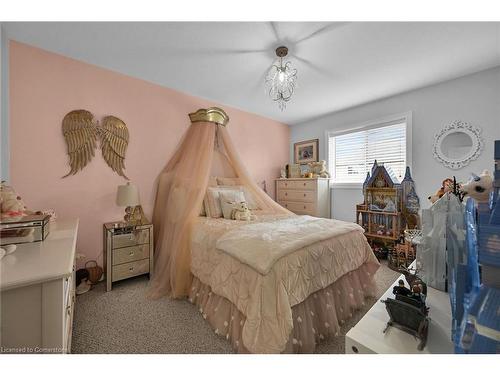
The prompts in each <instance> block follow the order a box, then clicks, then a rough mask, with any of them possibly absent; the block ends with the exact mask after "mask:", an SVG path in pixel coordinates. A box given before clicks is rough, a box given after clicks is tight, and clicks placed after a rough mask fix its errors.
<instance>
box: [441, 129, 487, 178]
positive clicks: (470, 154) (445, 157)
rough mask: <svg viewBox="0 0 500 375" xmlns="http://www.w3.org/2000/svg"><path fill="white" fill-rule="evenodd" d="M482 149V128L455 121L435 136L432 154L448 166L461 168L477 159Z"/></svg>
mask: <svg viewBox="0 0 500 375" xmlns="http://www.w3.org/2000/svg"><path fill="white" fill-rule="evenodd" d="M482 149H483V140H482V139H481V129H479V128H478V127H475V126H472V125H470V124H469V123H467V122H464V121H453V122H452V123H451V124H448V125H446V126H445V127H444V128H443V130H441V131H440V132H439V133H437V134H436V135H435V136H434V145H433V146H432V154H433V156H434V157H435V158H436V159H437V160H438V161H440V162H441V163H443V164H444V165H445V166H446V167H448V168H451V169H460V168H463V167H465V166H466V165H467V164H469V163H470V162H471V161H472V160H475V159H477V157H478V156H479V154H480V153H481V150H482Z"/></svg>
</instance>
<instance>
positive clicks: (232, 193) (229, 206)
mask: <svg viewBox="0 0 500 375" xmlns="http://www.w3.org/2000/svg"><path fill="white" fill-rule="evenodd" d="M219 199H220V204H221V207H222V216H224V219H230V220H231V212H232V211H233V207H234V203H240V202H245V194H243V192H242V191H239V190H227V191H221V192H219Z"/></svg>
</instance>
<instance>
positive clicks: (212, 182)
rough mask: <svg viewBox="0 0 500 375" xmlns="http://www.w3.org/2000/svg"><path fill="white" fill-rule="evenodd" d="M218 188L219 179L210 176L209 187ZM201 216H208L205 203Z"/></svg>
mask: <svg viewBox="0 0 500 375" xmlns="http://www.w3.org/2000/svg"><path fill="white" fill-rule="evenodd" d="M216 186H217V177H215V176H210V178H209V179H208V187H216ZM200 216H207V213H206V212H205V203H204V202H201V209H200Z"/></svg>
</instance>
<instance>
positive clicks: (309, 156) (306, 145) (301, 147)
mask: <svg viewBox="0 0 500 375" xmlns="http://www.w3.org/2000/svg"><path fill="white" fill-rule="evenodd" d="M318 145H319V141H318V139H311V140H309V141H302V142H297V143H294V144H293V154H294V162H295V164H307V163H310V162H312V161H319V150H318Z"/></svg>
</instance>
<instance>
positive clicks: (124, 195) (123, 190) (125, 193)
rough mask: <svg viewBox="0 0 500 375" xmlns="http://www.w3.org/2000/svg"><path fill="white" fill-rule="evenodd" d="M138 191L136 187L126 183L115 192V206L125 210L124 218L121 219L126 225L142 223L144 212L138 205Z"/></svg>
mask: <svg viewBox="0 0 500 375" xmlns="http://www.w3.org/2000/svg"><path fill="white" fill-rule="evenodd" d="M139 203H140V202H139V190H138V189H137V186H135V185H134V184H131V183H130V182H127V184H126V185H120V186H118V190H117V192H116V205H117V206H120V207H126V208H125V216H124V217H123V219H124V220H125V222H126V223H135V222H138V221H139V222H142V221H143V219H144V212H143V211H142V207H141V205H140V204H139Z"/></svg>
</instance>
